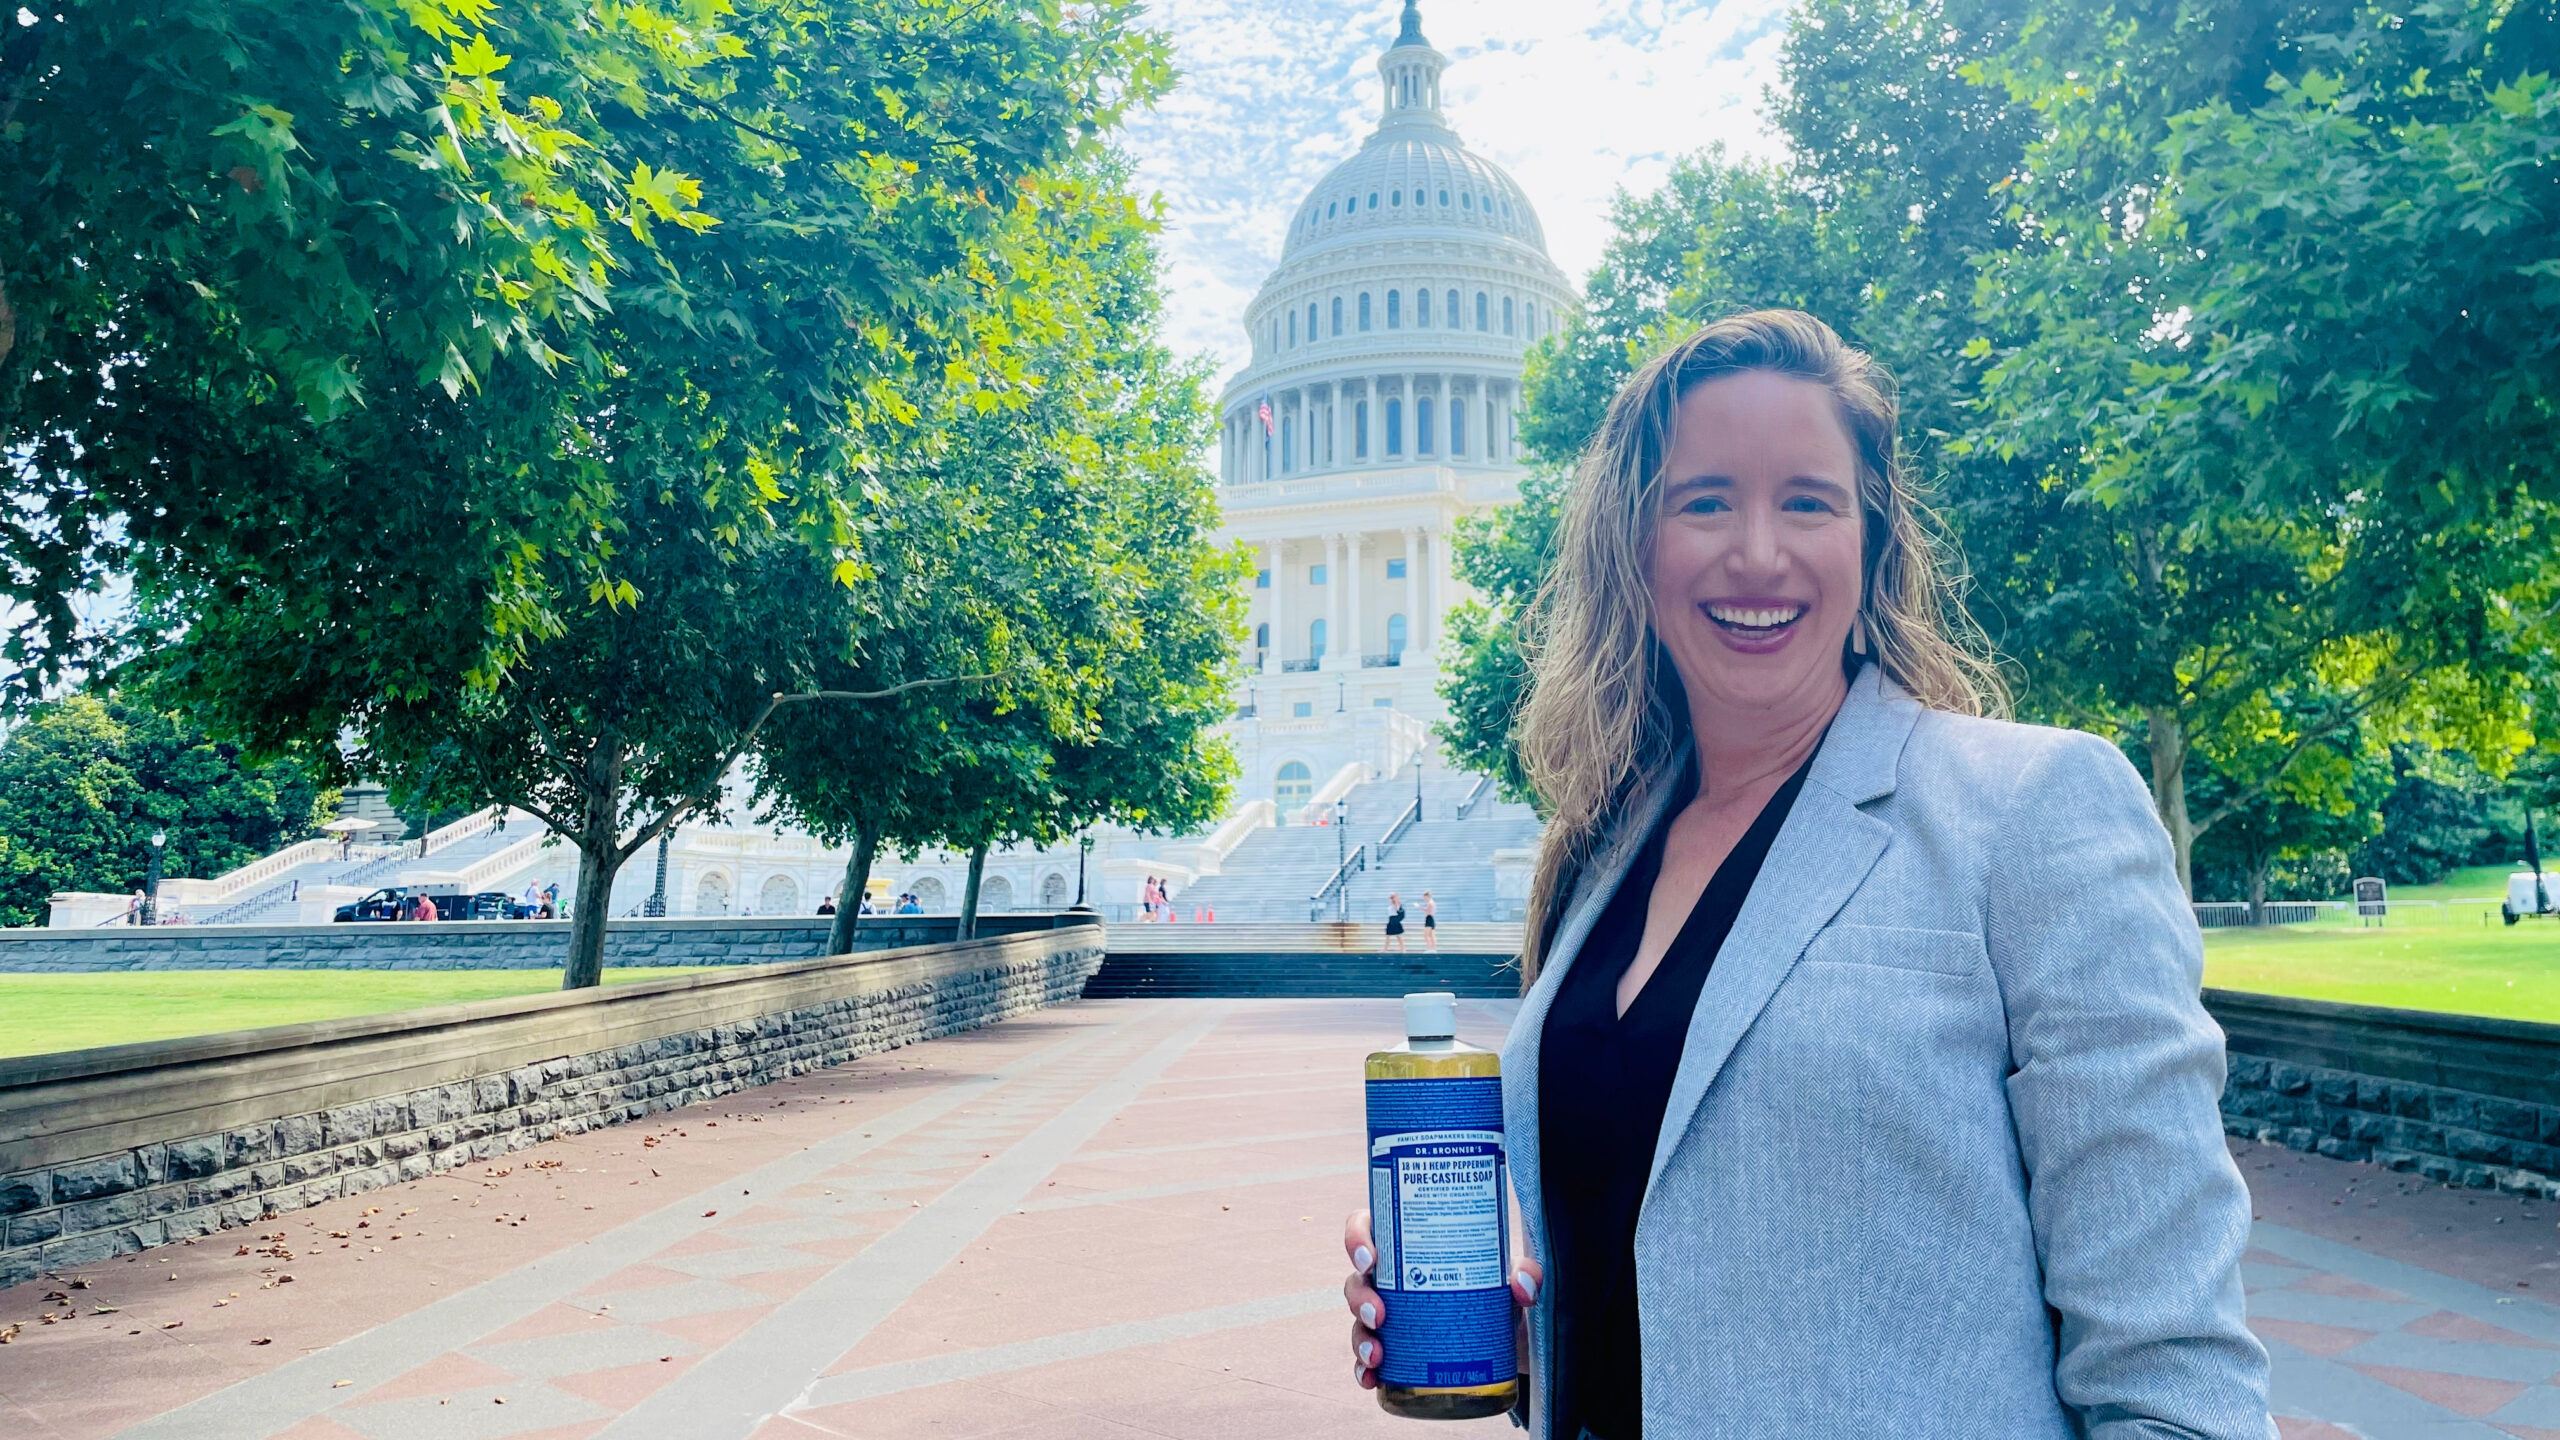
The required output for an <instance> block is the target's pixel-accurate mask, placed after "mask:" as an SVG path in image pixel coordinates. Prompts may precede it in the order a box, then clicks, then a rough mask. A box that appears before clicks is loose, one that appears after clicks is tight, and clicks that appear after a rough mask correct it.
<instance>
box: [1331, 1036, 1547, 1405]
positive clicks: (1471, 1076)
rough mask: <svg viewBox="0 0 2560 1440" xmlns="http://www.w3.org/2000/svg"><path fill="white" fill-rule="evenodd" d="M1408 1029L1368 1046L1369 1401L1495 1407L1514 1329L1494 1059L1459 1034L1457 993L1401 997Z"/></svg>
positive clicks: (1508, 1388)
mask: <svg viewBox="0 0 2560 1440" xmlns="http://www.w3.org/2000/svg"><path fill="white" fill-rule="evenodd" d="M1404 1028H1405V1041H1404V1043H1403V1044H1401V1045H1398V1046H1397V1047H1395V1048H1394V1049H1392V1050H1381V1051H1378V1052H1377V1053H1376V1054H1374V1055H1371V1056H1370V1057H1369V1063H1368V1072H1367V1073H1368V1086H1367V1088H1368V1101H1369V1233H1370V1237H1371V1242H1372V1243H1373V1244H1374V1245H1375V1246H1376V1247H1377V1257H1378V1263H1377V1270H1376V1274H1375V1275H1374V1277H1373V1279H1372V1283H1373V1284H1374V1286H1375V1287H1376V1289H1377V1291H1378V1295H1379V1298H1380V1299H1381V1300H1383V1301H1384V1302H1385V1304H1386V1314H1385V1316H1384V1317H1383V1319H1382V1321H1381V1323H1380V1324H1379V1326H1378V1338H1379V1342H1380V1348H1381V1349H1382V1350H1383V1351H1384V1352H1385V1353H1384V1354H1383V1355H1382V1356H1381V1357H1380V1363H1379V1366H1378V1405H1379V1408H1381V1409H1383V1410H1385V1411H1386V1412H1387V1413H1388V1414H1390V1415H1403V1416H1407V1417H1409V1418H1412V1419H1419V1420H1474V1419H1479V1418H1481V1417H1484V1416H1487V1415H1500V1414H1502V1413H1504V1412H1505V1411H1508V1410H1509V1409H1511V1408H1512V1406H1513V1405H1514V1404H1515V1403H1516V1402H1517V1401H1518V1399H1519V1395H1520V1373H1519V1355H1518V1351H1517V1350H1516V1348H1515V1341H1514V1338H1513V1332H1512V1304H1511V1244H1510V1238H1511V1237H1510V1206H1509V1203H1508V1196H1509V1194H1510V1191H1509V1187H1508V1183H1507V1182H1508V1177H1507V1175H1506V1174H1505V1170H1504V1160H1503V1153H1502V1057H1501V1056H1500V1055H1498V1054H1496V1053H1494V1052H1493V1051H1490V1050H1479V1049H1477V1048H1476V1047H1475V1046H1472V1045H1467V1044H1462V1043H1460V1042H1459V1040H1458V1033H1457V1032H1458V997H1457V996H1455V995H1453V994H1450V993H1449V992H1447V991H1432V992H1428V993H1424V994H1416V995H1407V996H1406V997H1404Z"/></svg>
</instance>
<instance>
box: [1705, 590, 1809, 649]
mask: <svg viewBox="0 0 2560 1440" xmlns="http://www.w3.org/2000/svg"><path fill="white" fill-rule="evenodd" d="M1811 608H1812V607H1811V606H1808V605H1806V604H1805V603H1804V602H1802V601H1800V600H1761V599H1749V600H1709V601H1705V602H1703V603H1701V604H1700V605H1699V606H1698V609H1699V611H1700V612H1701V613H1703V614H1704V615H1705V616H1706V617H1707V619H1708V621H1709V622H1711V623H1712V624H1713V625H1714V626H1715V627H1716V633H1717V634H1718V635H1719V636H1721V637H1723V639H1724V641H1725V643H1726V644H1728V645H1731V646H1733V647H1734V648H1735V649H1737V650H1746V651H1753V652H1765V651H1769V650H1775V649H1777V648H1779V647H1780V646H1782V645H1784V644H1786V642H1787V639H1788V637H1789V636H1790V635H1791V634H1793V633H1794V630H1795V624H1796V622H1797V621H1799V620H1802V619H1803V618H1804V617H1805V614H1806V612H1807V611H1808V610H1810V609H1811Z"/></svg>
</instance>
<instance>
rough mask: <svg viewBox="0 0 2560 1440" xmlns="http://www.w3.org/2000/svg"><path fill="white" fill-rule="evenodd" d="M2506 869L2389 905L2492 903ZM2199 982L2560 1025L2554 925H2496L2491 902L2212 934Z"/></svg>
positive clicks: (2559, 924)
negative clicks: (2374, 919) (2381, 920)
mask: <svg viewBox="0 0 2560 1440" xmlns="http://www.w3.org/2000/svg"><path fill="white" fill-rule="evenodd" d="M2511 869H2512V867H2509V866H2504V865H2499V866H2493V867H2482V868H2477V869H2471V870H2460V871H2456V872H2454V874H2453V875H2452V876H2450V877H2448V878H2447V880H2446V882H2445V883H2444V884H2441V885H2428V886H2406V887H2395V888H2394V889H2393V890H2392V892H2391V898H2392V899H2394V900H2401V901H2407V900H2438V901H2442V900H2459V899H2482V900H2491V899H2494V898H2496V897H2497V896H2500V895H2502V894H2504V893H2505V890H2506V880H2507V876H2508V874H2509V873H2511ZM2204 983H2206V984H2207V985H2211V986H2214V987H2217V988H2219V989H2225V990H2255V991H2259V992H2261V993H2265V994H2273V995H2300V996H2304V997H2306V998H2309V999H2315V1000H2343V1001H2348V1002H2350V1003H2353V1004H2358V1005H2391V1006H2397V1007H2400V1008H2402V1009H2408V1010H2449V1011H2454V1012H2457V1013H2460V1014H2465V1015H2495V1016H2500V1017H2503V1018H2506V1019H2510V1020H2542V1021H2555V1022H2560V921H2552V920H2527V921H2525V922H2524V923H2523V924H2520V925H2517V926H2514V927H2512V928H2510V927H2508V926H2507V925H2505V924H2502V923H2501V922H2500V921H2499V918H2498V907H2497V906H2496V905H2495V904H2487V905H2447V906H2445V907H2444V908H2442V909H2437V910H2430V909H2424V908H2419V907H2410V908H2407V909H2395V910H2394V912H2393V914H2392V916H2391V918H2390V920H2389V921H2388V923H2386V924H2383V925H2380V926H2363V925H2359V924H2358V923H2357V922H2356V921H2355V920H2354V919H2353V918H2352V917H2349V918H2345V919H2336V918H2327V917H2326V916H2324V918H2323V919H2322V920H2321V921H2320V922H2319V923H2317V924H2313V925H2286V926H2281V927H2278V928H2274V929H2267V930H2208V931H2206V932H2205V935H2204Z"/></svg>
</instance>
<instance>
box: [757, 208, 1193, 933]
mask: <svg viewBox="0 0 2560 1440" xmlns="http://www.w3.org/2000/svg"><path fill="white" fill-rule="evenodd" d="M1125 181H1126V176H1125V171H1124V170H1123V169H1122V167H1120V166H1119V165H1118V164H1117V163H1116V162H1106V163H1101V164H1098V165H1096V166H1093V167H1091V168H1090V169H1088V170H1081V171H1078V172H1076V173H1074V174H1071V175H1062V176H1060V177H1057V183H1056V185H1055V186H1054V188H1053V189H1052V190H1051V191H1050V192H1049V204H1048V206H1047V208H1046V209H1045V211H1044V213H1043V215H1042V216H1041V224H1040V228H1039V229H1038V230H1037V231H1036V232H1034V233H1033V234H1032V235H1031V237H1030V238H1029V239H1027V240H1026V249H1025V252H1024V254H1025V255H1028V254H1029V253H1030V251H1031V249H1032V248H1045V249H1046V250H1047V252H1048V257H1047V258H1046V259H1043V260H1041V261H1040V262H1039V264H1038V268H1039V269H1040V270H1041V271H1042V272H1043V273H1044V274H1047V275H1049V276H1050V277H1052V278H1051V285H1052V298H1053V300H1054V301H1055V302H1056V303H1057V304H1058V305H1059V307H1060V310H1061V313H1066V314H1072V315H1074V316H1075V317H1077V319H1076V323H1075V324H1073V325H1072V326H1070V327H1067V328H1065V329H1063V330H1061V331H1060V332H1058V333H1057V334H1055V335H1054V336H1053V337H1052V338H1051V340H1050V341H1049V342H1048V343H1046V344H1044V345H1042V346H1039V347H1036V348H1033V349H1030V350H1028V351H1027V352H1026V357H1027V364H1026V370H1025V375H1026V378H1027V380H1028V381H1029V382H1031V383H1030V385H1029V388H1028V390H1027V392H1026V396H1025V399H1024V403H1022V404H1021V405H1019V406H1014V407H1004V408H981V407H978V406H975V405H967V406H953V407H950V408H949V409H948V410H947V411H946V412H944V415H943V418H942V420H941V423H939V424H938V426H937V427H936V429H935V431H934V434H933V442H932V444H930V445H928V446H924V447H919V448H918V449H917V450H916V451H914V452H911V453H912V459H911V461H910V463H909V464H908V465H907V466H906V467H902V468H901V470H900V471H898V472H895V478H893V479H891V480H890V482H889V485H888V489H889V490H890V491H891V492H892V493H893V494H894V495H895V496H896V497H898V498H897V499H895V500H894V501H893V502H891V504H890V505H888V506H887V507H885V508H883V509H881V510H879V511H877V512H875V515H874V517H873V519H874V521H875V523H877V524H879V525H880V526H882V527H883V528H884V531H894V533H895V535H896V537H897V538H896V540H895V541H894V542H891V541H889V540H887V539H886V538H885V535H884V536H883V537H879V538H875V539H874V541H873V543H872V546H871V548H872V551H873V553H875V554H877V555H879V556H880V557H881V562H880V565H879V567H878V570H877V573H876V575H875V577H874V578H875V583H876V587H877V597H878V598H877V599H876V600H874V601H872V602H871V604H872V607H873V608H872V611H871V613H870V615H869V616H868V623H867V624H864V625H862V626H860V627H859V628H858V629H857V630H855V631H854V632H853V642H852V644H851V645H850V646H849V647H848V648H847V649H846V650H845V651H844V652H843V653H842V654H841V655H838V656H834V657H828V658H826V659H824V660H822V661H821V664H820V673H823V674H827V675H830V676H832V677H834V678H833V679H832V680H831V681H830V683H836V684H850V683H855V678H856V677H864V678H867V679H877V678H879V677H883V676H886V675H890V674H896V673H900V672H902V671H904V670H906V669H909V668H912V667H914V666H915V665H917V664H918V663H921V662H924V661H925V660H926V657H933V658H934V661H935V662H936V663H944V664H957V663H968V664H973V665H978V666H982V667H983V668H985V669H987V670H989V671H991V672H993V673H996V674H998V675H999V676H1000V677H1001V679H1000V681H999V682H998V683H996V684H994V685H990V686H988V687H984V688H982V689H980V690H978V691H976V692H973V693H970V694H966V695H959V694H953V695H943V696H936V697H933V698H932V699H931V700H919V701H914V702H910V703H908V704H906V705H904V706H901V707H899V708H898V709H896V710H890V709H885V708H884V709H881V710H876V711H837V712H823V713H815V712H813V713H810V714H806V715H802V716H797V717H795V718H794V722H793V723H792V724H791V725H788V726H783V727H777V728H776V729H774V730H773V731H771V732H770V733H769V735H768V737H767V740H766V743H765V744H764V745H763V746H762V747H761V752H760V782H759V794H760V796H761V797H762V798H764V799H766V800H767V801H769V802H770V803H772V804H773V805H775V806H776V810H777V813H780V814H786V815H789V816H790V817H792V818H794V819H796V820H797V821H798V822H799V823H801V824H802V825H804V826H806V827H808V828H809V829H811V831H812V832H813V833H816V834H819V835H820V836H822V837H824V838H827V839H830V840H833V841H836V842H838V843H843V842H846V841H850V842H851V843H852V846H853V853H852V856H851V858H850V861H849V864H848V869H847V874H846V879H845V885H844V889H843V896H844V900H843V901H842V902H841V903H840V906H839V918H838V920H837V924H836V931H837V933H836V935H835V936H834V943H835V944H836V945H838V946H845V945H849V944H850V941H851V939H852V921H851V920H850V918H848V916H849V912H850V911H851V910H852V909H853V908H854V907H855V906H857V905H858V903H859V898H860V895H861V891H862V886H863V884H864V883H865V882H866V880H867V877H868V872H869V866H870V864H871V860H872V858H873V856H874V855H875V854H876V853H877V847H878V846H879V845H880V844H882V843H888V844H892V845H896V846H900V847H903V848H909V849H913V848H920V847H924V846H947V847H950V848H954V849H960V850H964V851H967V852H968V853H969V854H970V855H971V856H972V862H971V867H972V868H971V874H972V883H971V886H970V890H969V893H968V895H966V896H964V899H963V909H962V926H963V930H964V932H965V931H966V930H967V929H968V928H969V926H970V925H971V924H972V922H973V921H974V919H975V906H974V895H975V890H976V885H975V878H976V877H977V876H978V875H979V874H980V873H981V872H982V870H983V866H984V857H985V852H986V850H987V849H988V848H989V847H991V846H994V845H999V844H1008V843H1016V842H1028V843H1044V844H1045V843H1051V842H1055V841H1057V840H1060V839H1063V838H1065V837H1066V836H1067V835H1069V834H1071V833H1073V832H1074V831H1075V830H1077V829H1080V828H1082V827H1084V826H1087V825H1091V824H1095V823H1100V822H1104V821H1111V822H1116V823H1121V824H1127V825H1132V826H1134V827H1137V828H1141V829H1147V830H1181V829H1187V828H1190V827H1192V826H1196V825H1199V824H1202V823H1205V822H1207V821H1208V820H1211V819H1213V818H1215V816H1216V815H1217V814H1218V812H1219V811H1220V810H1222V809H1223V808H1224V806H1225V801H1226V794H1227V783H1228V780H1229V778H1230V774H1231V771H1232V761H1231V760H1230V758H1229V757H1228V756H1227V754H1226V751H1225V749H1224V747H1223V745H1222V744H1220V743H1219V742H1218V741H1217V740H1216V738H1215V736H1214V735H1213V733H1212V732H1213V727H1214V725H1215V724H1216V722H1217V721H1219V720H1221V719H1223V718H1224V717H1225V714H1226V711H1227V705H1228V701H1227V690H1226V681H1227V674H1226V671H1227V667H1228V666H1229V664H1230V663H1231V660H1232V657H1233V655H1234V654H1235V650H1236V645H1237V641H1238V638H1239V636H1240V627H1241V608H1242V602H1241V599H1240V595H1241V591H1240V589H1239V586H1238V582H1239V580H1240V578H1241V574H1242V571H1241V569H1240V566H1241V564H1242V561H1241V559H1240V558H1239V557H1237V556H1235V555H1232V554H1225V553H1221V552H1219V551H1217V550H1215V549H1214V548H1213V547H1212V546H1211V545H1210V544H1209V542H1208V536H1209V534H1210V533H1211V532H1212V531H1213V530H1214V528H1215V526H1216V523H1217V522H1216V510H1215V502H1214V492H1213V490H1212V488H1211V485H1210V482H1209V479H1208V477H1207V475H1206V474H1205V473H1203V472H1202V471H1201V469H1200V468H1199V464H1198V460H1197V456H1198V454H1199V453H1200V450H1201V448H1202V447H1203V446H1204V445H1205V443H1206V439H1207V436H1208V433H1209V430H1208V427H1209V425H1210V421H1209V418H1208V407H1207V404H1206V402H1205V400H1204V397H1203V395H1202V393H1201V392H1202V385H1203V381H1204V378H1205V377H1204V375H1203V372H1202V371H1201V369H1200V368H1199V367H1198V366H1196V365H1184V364H1180V363H1177V362H1176V361H1174V359H1173V358H1172V356H1171V355H1170V353H1169V352H1168V351H1166V349H1165V348H1164V346H1163V344H1162V341H1161V339H1160V323H1161V300H1160V298H1159V297H1160V291H1159V288H1158V285H1157V281H1156V273H1157V272H1156V266H1157V260H1156V256H1155V252H1154V248H1153V244H1152V240H1151V231H1152V228H1153V221H1152V220H1151V219H1150V218H1149V217H1147V216H1145V215H1144V214H1143V213H1142V212H1140V211H1139V210H1138V209H1137V208H1136V207H1135V206H1134V205H1133V204H1132V203H1131V202H1130V201H1129V199H1128V197H1127V195H1126V193H1125V188H1124V187H1125ZM845 623H846V622H839V624H840V625H842V624H845Z"/></svg>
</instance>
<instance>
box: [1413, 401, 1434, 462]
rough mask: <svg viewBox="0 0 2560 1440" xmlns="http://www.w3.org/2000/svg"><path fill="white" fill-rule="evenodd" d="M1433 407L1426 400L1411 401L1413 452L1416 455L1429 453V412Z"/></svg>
mask: <svg viewBox="0 0 2560 1440" xmlns="http://www.w3.org/2000/svg"><path fill="white" fill-rule="evenodd" d="M1434 408H1435V407H1434V406H1433V405H1432V403H1431V402H1430V401H1428V400H1416V401H1414V402H1413V453H1414V454H1416V455H1428V454H1430V453H1431V412H1432V410H1433V409H1434Z"/></svg>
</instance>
